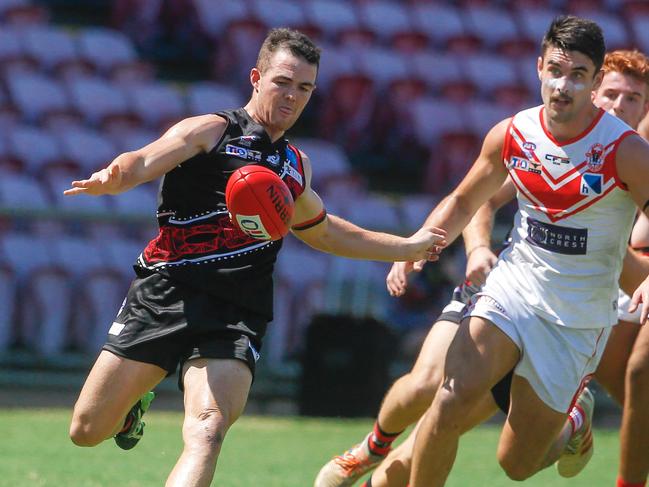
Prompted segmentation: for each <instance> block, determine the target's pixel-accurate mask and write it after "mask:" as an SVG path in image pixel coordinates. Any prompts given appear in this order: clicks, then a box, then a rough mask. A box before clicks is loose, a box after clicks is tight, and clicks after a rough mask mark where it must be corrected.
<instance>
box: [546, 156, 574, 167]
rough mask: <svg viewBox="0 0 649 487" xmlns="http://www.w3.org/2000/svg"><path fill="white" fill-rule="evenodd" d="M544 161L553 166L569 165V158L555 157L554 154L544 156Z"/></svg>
mask: <svg viewBox="0 0 649 487" xmlns="http://www.w3.org/2000/svg"><path fill="white" fill-rule="evenodd" d="M545 160H546V161H550V162H551V163H552V164H554V165H555V166H560V165H561V164H570V158H569V157H561V156H555V155H554V154H546V155H545Z"/></svg>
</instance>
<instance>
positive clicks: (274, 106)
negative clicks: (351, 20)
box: [65, 29, 445, 487]
mask: <svg viewBox="0 0 649 487" xmlns="http://www.w3.org/2000/svg"><path fill="white" fill-rule="evenodd" d="M319 57H320V50H319V49H318V48H317V47H316V46H315V45H314V44H313V43H312V42H311V40H310V39H309V38H308V37H306V36H305V35H303V34H301V33H299V32H297V31H292V30H289V29H273V30H272V31H271V32H270V33H269V34H268V36H267V38H266V39H265V41H264V43H263V45H262V47H261V49H260V51H259V57H258V60H257V64H256V66H255V67H254V68H252V70H251V71H250V82H251V85H252V95H251V98H250V101H249V102H248V104H247V105H246V106H245V107H243V108H239V109H236V110H225V111H220V112H217V113H215V114H208V115H200V116H196V117H191V118H187V119H185V120H182V121H181V122H179V123H177V124H176V125H174V126H173V127H172V128H171V129H169V130H168V131H167V132H166V133H165V134H164V135H163V136H162V137H160V138H159V139H157V140H156V141H154V142H152V143H151V144H149V145H147V146H145V147H144V148H142V149H139V150H136V151H133V152H127V153H124V154H121V155H120V156H118V157H117V158H116V159H115V160H113V161H112V162H111V163H110V164H109V165H108V167H106V168H105V169H102V170H100V171H98V172H96V173H94V174H93V175H92V176H91V177H90V178H89V179H86V180H82V181H73V182H72V185H71V186H72V187H71V188H70V189H68V190H66V191H65V194H66V195H77V194H87V195H104V194H111V195H115V194H119V193H122V192H124V191H127V190H129V189H131V188H133V187H135V186H137V185H138V184H141V183H144V182H147V181H151V180H153V179H156V178H158V177H160V176H164V179H163V182H162V185H161V193H160V206H159V208H158V214H157V216H158V221H159V226H160V233H159V235H158V237H157V238H155V239H154V240H152V241H151V242H150V243H149V245H148V246H147V247H146V249H145V250H144V251H143V252H142V254H141V255H140V256H139V258H138V259H137V262H136V264H135V265H134V269H135V272H136V276H137V277H136V278H135V280H134V281H133V283H132V284H131V288H130V289H129V292H128V295H127V298H126V300H125V302H124V304H123V306H122V309H121V310H120V311H119V313H118V316H117V318H116V319H115V322H114V323H113V325H112V326H111V327H110V330H109V332H108V340H107V342H106V344H105V345H104V347H103V350H102V351H101V353H100V355H99V357H98V358H97V361H96V362H95V364H94V366H93V367H92V370H91V371H90V373H89V375H88V377H87V379H86V382H85V384H84V386H83V388H82V390H81V393H80V395H79V398H78V400H77V402H76V404H75V406H74V411H73V415H72V421H71V425H70V436H71V439H72V441H73V442H74V443H75V444H77V445H80V446H94V445H97V444H99V443H101V442H102V441H103V440H105V439H107V438H111V437H115V441H116V442H117V444H118V446H120V447H121V448H124V449H130V448H132V447H133V446H135V444H136V443H137V442H138V441H139V440H140V438H141V437H142V433H143V426H144V423H143V421H142V415H143V413H144V412H145V411H146V409H147V408H148V406H149V404H150V401H151V398H152V396H151V393H150V392H148V391H151V389H153V388H154V387H155V386H156V385H157V384H158V383H159V382H160V381H161V380H162V379H164V378H165V376H167V375H170V374H173V373H174V371H175V370H176V368H177V367H180V370H179V386H180V387H181V389H182V390H183V392H184V406H185V418H184V422H183V427H182V435H183V442H184V448H183V451H182V453H181V455H180V458H179V459H178V461H177V463H176V465H175V467H174V468H173V470H172V472H171V474H170V475H169V477H168V479H167V482H166V486H167V487H181V486H182V487H198V486H208V485H210V483H211V481H212V477H213V475H214V470H215V468H216V462H217V458H218V455H219V452H220V449H221V445H222V443H223V440H224V437H225V435H226V433H227V431H228V429H229V427H230V426H231V425H232V424H233V423H234V422H235V421H236V419H237V418H238V417H239V415H240V414H241V413H242V411H243V408H244V406H245V403H246V400H247V397H248V391H249V389H250V386H251V383H252V379H253V375H254V371H255V362H256V361H257V360H258V358H259V353H260V350H261V344H262V339H263V336H264V332H265V330H266V325H267V323H268V322H269V321H270V320H271V319H272V301H273V289H272V288H273V286H272V272H273V266H274V262H275V259H276V256H277V252H278V251H279V250H280V247H281V244H282V242H281V240H278V241H259V240H256V239H254V238H251V237H250V236H248V235H247V234H244V233H243V232H242V231H240V230H238V229H237V228H236V227H235V226H234V225H233V224H232V222H231V221H230V220H229V218H228V209H227V208H226V206H225V199H224V190H225V185H226V182H227V180H228V176H229V175H230V174H231V173H232V172H233V171H234V170H236V169H237V168H239V167H242V166H244V165H247V164H260V165H263V166H265V167H267V168H269V169H271V170H272V171H274V172H275V173H276V174H278V175H279V176H280V177H281V178H282V179H283V180H284V182H285V183H286V184H287V186H288V187H289V189H290V191H291V193H292V195H293V197H294V199H295V212H294V217H293V219H292V221H291V225H292V231H293V233H294V235H296V236H297V237H298V238H299V239H301V240H302V241H304V242H306V243H307V244H308V245H310V246H312V247H314V248H316V249H318V250H321V251H324V252H329V253H332V254H336V255H342V256H346V257H352V258H365V259H375V260H383V261H393V260H404V259H421V258H424V259H426V258H429V259H431V260H435V259H436V258H437V254H438V252H439V251H440V248H441V247H443V246H444V244H445V242H444V239H443V235H441V234H440V233H439V232H435V231H434V229H428V228H426V229H423V230H420V231H418V232H417V233H415V234H414V235H413V236H411V237H408V238H403V237H398V236H394V235H390V234H385V233H379V232H372V231H369V230H365V229H362V228H359V227H357V226H355V225H353V224H351V223H349V222H347V221H345V220H342V219H341V218H337V217H335V216H333V215H329V216H327V214H326V212H325V210H324V206H323V203H322V201H321V200H320V198H319V196H318V195H317V194H316V193H315V192H314V191H313V189H312V188H311V163H310V161H309V159H308V158H307V157H306V155H305V154H303V153H302V152H301V151H299V150H298V149H297V148H295V147H294V146H292V145H291V144H289V143H288V141H287V140H286V139H285V138H284V133H285V132H286V130H288V129H289V128H290V127H291V126H292V125H293V124H294V123H295V121H296V120H297V119H298V117H299V116H300V114H301V113H302V110H303V109H304V107H305V105H306V104H307V102H308V101H309V99H310V97H311V94H312V92H313V90H314V89H315V83H316V74H317V71H318V64H319Z"/></svg>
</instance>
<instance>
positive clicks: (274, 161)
mask: <svg viewBox="0 0 649 487" xmlns="http://www.w3.org/2000/svg"><path fill="white" fill-rule="evenodd" d="M281 160H282V157H281V156H280V155H279V152H278V151H275V154H270V155H269V156H267V157H266V162H267V163H268V164H270V165H271V166H279V163H280V161H281Z"/></svg>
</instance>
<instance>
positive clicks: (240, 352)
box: [103, 271, 267, 389]
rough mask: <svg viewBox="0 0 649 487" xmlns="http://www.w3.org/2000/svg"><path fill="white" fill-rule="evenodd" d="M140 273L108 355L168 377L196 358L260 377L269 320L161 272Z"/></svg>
mask: <svg viewBox="0 0 649 487" xmlns="http://www.w3.org/2000/svg"><path fill="white" fill-rule="evenodd" d="M138 274H139V275H138V277H137V278H135V280H134V281H133V282H132V283H131V287H130V289H129V291H128V294H127V296H126V299H125V300H124V303H123V304H122V307H121V308H120V310H119V312H118V314H117V317H116V318H115V321H114V322H113V324H112V325H111V326H110V329H109V331H108V339H107V341H106V343H105V345H104V347H103V348H104V350H108V351H110V352H112V353H114V354H116V355H118V356H120V357H125V358H128V359H131V360H136V361H139V362H145V363H149V364H154V365H157V366H159V367H161V368H163V369H165V370H166V371H167V373H168V375H172V374H173V373H174V372H175V370H176V368H177V367H178V365H181V367H182V364H183V363H184V362H186V361H187V360H191V359H194V358H214V359H239V360H242V361H243V362H245V363H246V364H247V365H248V367H249V368H250V371H251V372H252V374H253V377H254V374H255V363H256V362H257V360H258V359H259V353H260V350H261V346H262V339H263V337H264V334H265V332H266V326H267V320H266V318H265V317H264V316H262V315H260V314H258V313H254V312H251V311H249V310H246V309H244V308H241V307H240V306H238V305H235V304H233V303H230V302H228V301H224V300H222V299H219V298H218V297H217V296H214V295H212V294H208V293H206V292H204V291H202V290H200V289H196V288H193V287H191V286H189V285H187V284H185V283H182V282H178V281H175V280H172V279H170V278H168V277H166V276H164V275H162V274H159V273H157V272H148V271H141V272H139V273H138ZM179 386H180V387H181V389H182V383H181V381H180V380H179Z"/></svg>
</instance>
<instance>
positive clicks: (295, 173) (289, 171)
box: [285, 164, 302, 186]
mask: <svg viewBox="0 0 649 487" xmlns="http://www.w3.org/2000/svg"><path fill="white" fill-rule="evenodd" d="M285 172H286V173H287V174H288V175H289V176H290V177H292V178H293V179H295V180H296V181H297V182H298V183H299V184H300V186H302V175H301V174H300V171H298V170H297V169H295V168H294V167H293V166H289V165H288V164H287V165H286V167H285Z"/></svg>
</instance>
